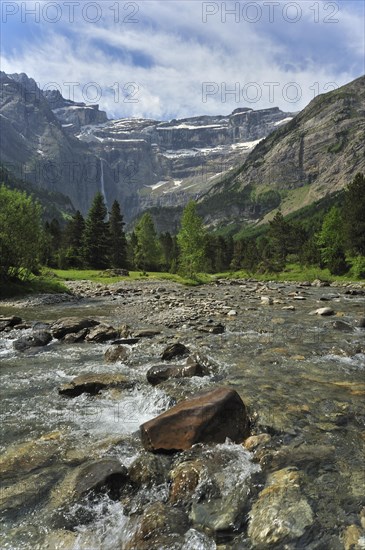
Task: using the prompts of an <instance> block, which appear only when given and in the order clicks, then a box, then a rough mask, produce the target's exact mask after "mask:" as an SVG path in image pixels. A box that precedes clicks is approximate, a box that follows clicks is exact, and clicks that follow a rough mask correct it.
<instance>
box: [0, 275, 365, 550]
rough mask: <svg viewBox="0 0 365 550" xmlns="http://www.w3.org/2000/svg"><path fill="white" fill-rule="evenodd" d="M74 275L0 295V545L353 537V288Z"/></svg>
mask: <svg viewBox="0 0 365 550" xmlns="http://www.w3.org/2000/svg"><path fill="white" fill-rule="evenodd" d="M69 284H70V290H71V291H72V293H73V294H72V295H71V296H69V297H68V298H69V299H68V300H65V301H63V300H61V301H57V298H56V299H55V302H53V303H49V302H48V300H49V297H45V298H44V299H45V300H46V301H44V302H42V300H43V297H38V298H36V299H34V298H31V299H29V300H26V301H24V300H23V301H16V302H13V303H7V304H3V306H2V307H0V312H1V313H3V317H2V319H1V320H0V330H2V332H1V333H0V335H1V345H0V352H1V353H2V355H3V357H4V361H3V365H4V366H3V367H2V370H3V374H4V383H3V387H4V389H5V392H6V399H5V401H4V405H5V418H6V422H5V424H4V434H5V438H4V442H5V445H4V446H3V449H2V450H3V454H2V455H1V456H0V474H1V479H2V493H1V499H0V510H1V512H2V513H3V514H4V517H5V519H6V525H7V531H6V533H7V535H6V536H7V539H6V546H4V548H9V549H10V548H11V549H15V548H16V549H18V548H19V549H20V548H27V546H26V545H25V546H24V540H28V539H29V541H28V542H29V544H30V546H29V547H32V548H40V549H41V548H49V549H50V550H51V549H52V550H53V549H57V548H60V549H61V548H63V549H70V550H71V549H75V548H84V549H86V548H87V549H88V550H91V549H95V550H96V549H98V550H102V549H103V550H104V549H105V550H109V549H111V548H113V549H114V548H120V549H122V548H123V550H127V549H128V550H132V549H135V550H143V549H144V548H145V549H146V550H147V549H148V550H150V549H153V548H156V549H157V548H158V549H160V548H162V549H169V550H171V549H175V548H176V549H183V550H188V549H189V550H190V549H191V548H194V549H195V548H196V549H202V550H210V549H215V548H219V549H220V550H223V549H241V548H242V549H246V548H247V549H251V548H252V549H253V548H258V549H260V548H283V547H287V548H291V549H296V548H298V549H299V548H304V547H305V548H310V549H313V550H314V549H317V548H318V549H319V548H331V549H332V548H333V549H337V548H338V549H342V548H345V550H350V548H354V549H356V548H358V549H361V548H363V547H364V541H365V526H364V514H365V511H364V510H365V509H364V508H363V507H364V506H365V502H364V501H363V499H362V487H363V481H365V480H364V478H363V465H362V460H361V456H362V452H363V450H362V449H363V445H364V440H363V439H362V437H361V433H362V430H363V419H364V417H365V411H364V408H363V404H362V401H361V396H363V395H364V394H365V386H364V384H363V382H362V381H361V379H362V374H361V373H363V368H364V359H365V348H364V344H363V341H364V339H363V337H364V330H365V328H364V326H365V319H364V303H365V302H364V296H365V290H364V287H363V286H362V285H360V284H358V285H343V286H324V285H323V284H321V283H320V282H318V281H317V282H315V284H310V283H302V284H294V283H290V284H285V283H274V282H271V283H259V282H257V281H234V280H230V281H227V280H222V281H217V282H215V283H214V284H210V285H206V286H202V287H194V288H187V287H182V286H180V285H177V284H174V283H170V282H156V281H146V282H142V283H141V282H136V283H127V282H126V283H125V282H123V283H114V284H112V285H93V284H90V283H88V282H81V283H79V282H78V283H69ZM29 387H30V388H29ZM30 391H31V393H29V392H30ZM27 396H28V399H29V400H30V401H29V402H30V405H31V410H30V411H29V412H28V415H27V413H26V411H25V410H24V411H23V410H22V409H19V403H21V402H23V403H24V402H25V401H26V399H27ZM30 396H32V397H30ZM24 400H25V401H24ZM50 410H52V411H53V412H52V414H51V413H50ZM109 410H112V413H113V418H114V421H113V422H114V423H113V422H111V424H110V420H109V418H110V414H109V412H108V411H109ZM16 411H18V412H17V413H16ZM54 411H57V414H55V412H54ZM71 412H72V415H71V416H70V413H71ZM19 414H20V417H21V418H22V419H23V420H22V423H23V426H22V425H18V426H16V424H15V422H16V418H18V422H19ZM30 414H32V415H33V418H35V419H34V420H32V419H31V418H30ZM34 415H35V417H34ZM46 428H47V429H48V430H49V431H48V432H47V430H46ZM31 433H32V434H33V436H31V435H30V434H31ZM34 516H35V517H37V518H38V522H39V528H37V527H34V526H32V520H31V518H32V517H34ZM27 529H28V531H27ZM27 537H28V539H27ZM21 541H22V542H21ZM28 542H27V543H28ZM21 544H23V546H21Z"/></svg>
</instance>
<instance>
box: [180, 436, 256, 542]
mask: <svg viewBox="0 0 365 550" xmlns="http://www.w3.org/2000/svg"><path fill="white" fill-rule="evenodd" d="M202 463H203V464H204V471H203V472H202V473H201V474H200V480H199V485H198V486H197V488H196V490H195V495H194V498H193V502H192V506H191V512H190V519H191V520H192V522H193V525H194V527H196V528H197V529H201V530H204V531H209V532H211V533H212V534H213V533H217V532H220V531H221V532H227V531H230V532H232V531H234V530H236V529H239V528H240V527H241V526H242V524H243V522H244V519H245V515H246V513H247V512H248V510H247V505H248V497H249V494H250V492H251V484H252V483H253V481H252V474H254V473H257V472H258V471H259V470H260V467H259V466H258V465H257V464H253V463H252V461H251V455H250V454H249V453H248V452H247V451H246V450H245V449H244V448H243V447H242V446H239V445H226V444H223V445H217V446H216V447H215V448H214V449H210V450H203V453H202Z"/></svg>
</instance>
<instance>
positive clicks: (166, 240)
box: [159, 231, 179, 271]
mask: <svg viewBox="0 0 365 550" xmlns="http://www.w3.org/2000/svg"><path fill="white" fill-rule="evenodd" d="M159 241H160V246H161V250H162V261H163V263H164V269H165V270H166V271H170V270H171V269H172V268H173V267H174V265H175V264H176V261H177V258H178V255H179V250H178V247H177V242H176V237H175V236H174V237H173V236H172V235H171V234H170V233H169V232H168V231H167V232H166V233H161V234H160V235H159Z"/></svg>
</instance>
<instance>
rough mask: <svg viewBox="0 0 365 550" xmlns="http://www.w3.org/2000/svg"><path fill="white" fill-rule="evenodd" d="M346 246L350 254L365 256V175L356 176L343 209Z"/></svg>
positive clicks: (347, 192)
mask: <svg viewBox="0 0 365 550" xmlns="http://www.w3.org/2000/svg"><path fill="white" fill-rule="evenodd" d="M342 219H343V229H344V237H345V245H346V248H347V250H348V251H349V252H350V254H359V255H361V256H365V175H364V174H356V176H355V178H354V180H353V181H352V182H351V183H350V185H349V186H348V187H347V189H346V192H345V200H344V204H343V208H342Z"/></svg>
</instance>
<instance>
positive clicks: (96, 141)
mask: <svg viewBox="0 0 365 550" xmlns="http://www.w3.org/2000/svg"><path fill="white" fill-rule="evenodd" d="M364 84H365V77H361V78H359V79H357V80H355V81H353V82H351V83H350V84H348V85H346V86H343V87H342V88H339V89H338V90H335V91H332V92H330V93H327V94H324V95H320V96H317V97H316V98H315V99H314V100H313V101H312V102H311V103H310V104H309V105H308V106H307V107H306V108H305V109H304V110H303V111H302V112H300V113H299V114H296V113H288V112H282V111H281V110H280V109H278V108H277V107H273V108H270V109H261V110H254V109H250V108H237V109H235V110H234V111H233V112H232V113H231V114H229V115H217V116H196V117H192V118H186V119H181V120H171V121H169V122H166V121H158V120H150V119H131V118H123V119H120V120H108V118H107V114H106V113H105V112H103V111H100V110H99V106H98V105H86V104H85V103H77V102H74V101H71V100H68V99H64V98H63V97H62V96H61V94H60V92H59V91H57V90H48V91H45V92H42V91H41V89H40V88H39V87H38V86H37V84H36V82H35V81H34V80H33V79H32V78H29V77H28V76H27V75H26V74H24V73H22V74H12V75H9V74H5V73H4V72H1V73H0V94H1V95H0V120H1V126H2V128H1V135H2V139H1V143H0V157H1V163H2V166H3V167H5V168H6V169H7V171H8V172H10V174H12V175H13V176H16V177H17V178H20V179H21V180H23V181H24V180H25V181H27V182H29V184H30V185H31V186H32V187H33V188H35V189H38V191H39V190H40V189H41V190H44V191H45V192H46V193H53V195H54V200H55V201H56V202H57V201H58V203H59V205H60V209H61V210H63V211H65V210H66V211H69V212H70V211H71V212H72V210H73V209H74V210H76V209H78V210H80V211H81V212H82V213H83V214H85V213H86V212H87V210H88V208H89V207H90V204H91V202H92V200H93V197H94V196H95V193H96V192H97V191H101V192H102V194H103V195H104V198H105V201H106V204H107V205H108V206H109V207H110V206H111V203H112V202H113V200H114V199H117V200H118V201H119V202H120V204H121V205H122V209H123V213H124V217H125V220H126V221H127V222H129V223H130V222H132V221H133V220H134V219H136V217H138V215H139V214H140V213H141V212H142V211H144V210H147V209H152V210H151V211H152V213H153V216H154V218H155V222H156V226H157V228H158V229H159V230H170V231H176V228H177V225H178V220H179V218H180V215H181V211H182V208H183V207H184V205H185V204H186V203H187V202H188V201H189V199H191V198H193V199H195V200H197V201H198V210H199V213H200V214H201V215H202V216H203V217H204V221H205V224H206V225H208V226H212V227H220V226H222V225H229V224H230V223H231V224H233V225H234V224H237V219H239V220H240V223H246V224H247V223H260V222H262V221H266V220H267V219H269V218H270V216H273V215H274V213H275V212H276V211H277V208H278V207H279V206H280V208H281V210H282V212H283V213H284V214H287V213H289V212H292V211H294V210H296V209H299V208H301V207H302V206H305V205H309V204H311V203H313V202H315V201H318V200H319V199H322V198H323V197H326V196H328V195H330V194H332V193H334V192H335V191H338V190H339V189H341V188H343V187H344V186H345V185H346V184H348V183H349V182H350V181H351V179H352V178H353V176H354V175H355V173H356V172H361V171H364V169H365V156H364V149H363V144H364V141H365V116H364V114H365V86H364ZM70 201H71V202H70ZM48 203H49V200H48Z"/></svg>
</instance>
